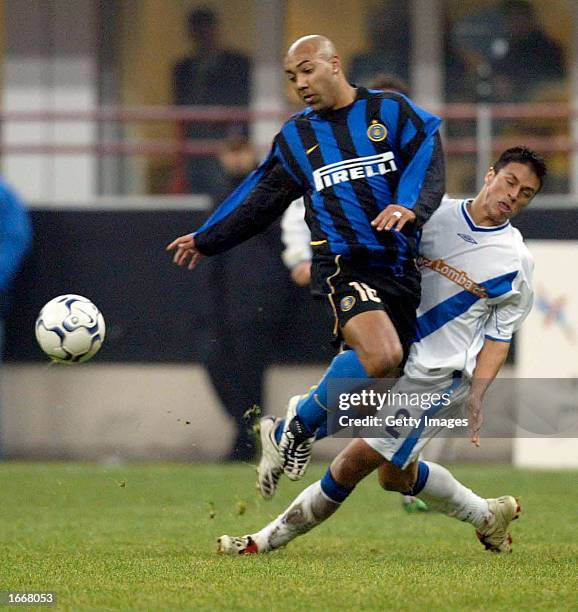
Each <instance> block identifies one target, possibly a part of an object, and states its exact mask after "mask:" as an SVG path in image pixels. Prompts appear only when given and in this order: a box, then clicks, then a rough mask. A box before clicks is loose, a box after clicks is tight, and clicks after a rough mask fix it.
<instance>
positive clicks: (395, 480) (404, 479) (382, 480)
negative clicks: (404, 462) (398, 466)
mask: <svg viewBox="0 0 578 612" xmlns="http://www.w3.org/2000/svg"><path fill="white" fill-rule="evenodd" d="M379 484H380V486H381V487H382V488H383V489H385V490H386V491H396V492H398V493H407V492H408V491H411V489H412V488H413V485H414V484H415V476H414V474H412V473H409V472H406V471H404V470H395V471H391V470H382V471H380V472H379Z"/></svg>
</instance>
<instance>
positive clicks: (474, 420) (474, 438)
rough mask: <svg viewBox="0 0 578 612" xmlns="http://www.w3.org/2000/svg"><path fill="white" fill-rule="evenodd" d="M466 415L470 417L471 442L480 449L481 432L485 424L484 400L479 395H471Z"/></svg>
mask: <svg viewBox="0 0 578 612" xmlns="http://www.w3.org/2000/svg"><path fill="white" fill-rule="evenodd" d="M466 415H467V417H468V429H469V432H470V442H471V443H472V444H473V445H474V446H476V447H477V448H479V447H480V430H481V429H482V424H483V422H484V416H483V414H482V400H481V398H480V397H478V396H477V395H473V394H470V396H469V397H468V399H467V401H466Z"/></svg>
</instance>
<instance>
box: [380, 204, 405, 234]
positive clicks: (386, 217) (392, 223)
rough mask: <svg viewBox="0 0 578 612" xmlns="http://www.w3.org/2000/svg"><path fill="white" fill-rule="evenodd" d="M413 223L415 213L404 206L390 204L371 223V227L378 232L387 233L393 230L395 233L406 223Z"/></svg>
mask: <svg viewBox="0 0 578 612" xmlns="http://www.w3.org/2000/svg"><path fill="white" fill-rule="evenodd" d="M414 221H415V213H414V212H413V211H412V210H409V208H405V206H400V205H399V204H390V205H389V206H387V207H386V208H384V209H383V210H382V211H381V212H380V213H379V215H377V217H375V219H374V220H373V221H372V222H371V225H372V226H373V227H374V228H375V229H376V230H377V231H378V232H381V231H383V230H386V231H389V230H392V229H394V230H395V231H396V232H401V230H402V228H403V226H404V225H405V224H406V223H413V222H414Z"/></svg>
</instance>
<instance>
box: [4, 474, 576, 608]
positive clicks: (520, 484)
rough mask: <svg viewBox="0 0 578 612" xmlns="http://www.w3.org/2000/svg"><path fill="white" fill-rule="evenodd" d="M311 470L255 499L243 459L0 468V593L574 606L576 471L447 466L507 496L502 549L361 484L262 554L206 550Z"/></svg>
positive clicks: (276, 504)
mask: <svg viewBox="0 0 578 612" xmlns="http://www.w3.org/2000/svg"><path fill="white" fill-rule="evenodd" d="M322 472H323V468H322V467H321V466H314V467H313V468H312V469H311V470H310V473H309V475H308V478H307V479H306V480H305V481H304V482H303V483H291V482H289V481H287V480H285V481H283V482H282V489H281V491H280V493H279V495H278V497H277V498H275V500H273V501H272V502H265V501H262V500H260V499H259V498H258V497H257V494H256V493H255V492H254V488H253V487H254V473H253V471H252V469H251V468H250V467H249V466H247V465H236V466H216V465H211V466H200V465H189V466H183V465H121V466H117V467H108V468H107V467H103V466H97V465H80V464H18V463H5V464H0V490H1V492H2V494H1V502H0V547H1V551H2V552H1V561H0V591H1V590H4V591H6V590H11V591H22V590H27V591H31V590H33V591H44V590H47V591H54V592H56V594H57V597H58V605H57V607H58V608H59V609H68V610H86V609H96V610H106V609H123V610H127V609H133V610H199V609H205V610H215V609H238V610H241V609H243V610H255V609H261V610H270V609H275V610H301V609H303V608H309V609H313V610H336V609H341V610H348V609H352V610H353V609H365V610H383V609H392V610H416V609H419V608H421V609H424V610H436V609H438V610H464V609H477V610H489V609H508V610H537V609H553V610H564V609H567V610H571V609H572V610H575V609H576V607H577V596H576V578H577V569H576V568H577V566H576V559H577V554H578V545H577V535H576V534H577V531H576V507H577V506H578V503H577V502H578V496H577V491H576V482H577V476H578V474H577V473H576V472H530V471H520V470H513V469H511V468H509V467H467V468H466V467H456V468H454V469H453V472H454V474H455V475H456V476H457V477H458V478H459V479H460V480H462V482H464V483H466V484H467V485H468V486H470V487H472V488H473V489H474V490H476V491H477V492H479V493H480V494H482V495H485V496H488V497H491V496H497V495H501V494H506V493H511V494H514V495H519V496H520V500H521V503H522V507H523V510H524V512H523V514H522V517H521V519H520V520H519V521H516V523H514V525H513V530H512V531H513V536H514V547H515V548H514V553H513V554H512V555H508V556H496V555H492V554H490V553H487V552H485V551H484V550H483V548H482V546H481V545H480V544H479V543H478V542H477V540H476V538H475V535H474V531H473V529H472V528H471V527H470V526H469V525H466V524H463V523H459V522H457V521H455V520H452V519H449V518H447V517H444V516H440V515H434V514H418V515H408V514H406V513H404V512H403V511H402V510H401V506H400V499H399V497H398V496H397V495H396V494H392V493H385V492H383V491H381V490H380V489H379V488H378V486H377V482H376V479H375V478H372V477H370V478H368V479H367V481H366V482H364V483H362V485H360V486H359V487H358V489H357V490H356V491H355V493H354V494H353V495H352V496H351V498H350V499H349V500H348V501H347V502H346V503H345V504H344V506H343V508H342V509H341V510H340V511H339V512H338V513H337V514H336V515H335V516H334V517H332V518H331V519H330V520H329V521H327V522H326V523H325V524H324V525H322V526H321V527H319V528H317V529H316V530H314V531H312V532H311V533H309V534H307V535H306V536H303V537H302V538H299V539H298V540H296V541H294V542H293V543H291V544H290V545H289V546H288V547H287V548H285V549H283V550H280V551H277V552H275V553H273V554H270V555H263V556H256V555H255V556H250V557H241V558H230V557H222V556H218V555H216V554H215V553H214V550H215V539H216V537H217V536H219V535H221V534H223V533H228V534H234V535H241V534H244V533H248V532H252V531H255V530H257V529H258V528H260V527H261V526H263V525H264V524H265V522H266V521H268V520H270V519H271V518H273V517H274V516H276V515H277V514H278V513H279V512H280V511H281V510H282V509H283V508H284V507H285V506H286V505H287V503H288V502H289V501H290V500H291V499H293V497H294V496H295V495H296V494H297V493H298V492H299V491H300V490H301V489H302V488H303V487H304V486H305V484H308V483H310V482H313V481H314V480H315V479H317V478H318V477H319V476H320V475H321V474H322Z"/></svg>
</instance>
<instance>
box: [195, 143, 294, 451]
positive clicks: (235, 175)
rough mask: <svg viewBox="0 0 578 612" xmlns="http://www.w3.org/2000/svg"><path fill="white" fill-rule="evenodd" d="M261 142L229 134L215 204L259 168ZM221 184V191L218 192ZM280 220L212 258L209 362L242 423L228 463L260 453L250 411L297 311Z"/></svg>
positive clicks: (214, 378) (216, 384)
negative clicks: (291, 311)
mask: <svg viewBox="0 0 578 612" xmlns="http://www.w3.org/2000/svg"><path fill="white" fill-rule="evenodd" d="M257 164H258V160H257V155H256V152H255V150H254V148H253V147H252V146H251V145H250V144H249V142H248V141H247V139H246V138H245V137H244V136H240V135H238V136H234V137H232V138H230V139H228V140H227V141H226V142H225V143H224V145H223V148H222V150H221V152H220V154H219V159H218V163H217V161H216V160H215V166H216V171H217V172H218V173H219V174H220V175H221V176H222V177H223V181H222V182H221V183H220V185H219V186H218V188H217V190H213V191H212V195H213V196H214V201H215V202H221V201H222V200H223V199H224V198H225V196H226V195H228V194H229V193H230V192H231V191H232V190H233V189H235V188H236V187H237V185H239V183H240V182H241V181H242V180H243V179H244V178H245V177H246V176H247V174H249V172H251V171H252V170H254V169H255V168H256V167H257ZM219 190H220V193H219ZM280 250H281V238H280V228H279V224H275V225H273V226H272V227H271V228H269V229H268V230H267V231H265V232H264V233H263V234H259V235H258V236H255V237H254V238H252V239H251V240H249V241H248V242H245V243H243V244H241V245H239V246H238V247H236V248H235V249H233V250H231V251H229V252H227V253H223V254H221V255H219V256H218V257H215V258H211V259H210V260H209V261H208V264H209V265H210V266H211V271H210V295H211V303H212V317H211V318H210V321H211V323H210V329H209V332H210V336H209V343H208V349H207V354H206V359H205V366H206V368H207V371H208V373H209V376H210V378H211V383H212V385H213V388H214V390H215V392H216V393H217V395H218V397H219V399H220V401H221V403H222V405H223V407H224V409H225V410H226V412H227V413H228V414H229V415H230V416H231V417H232V418H233V421H234V422H235V424H236V427H237V435H236V439H235V441H234V442H233V446H232V448H231V451H230V453H229V455H228V457H227V459H228V460H229V461H250V460H251V459H253V457H254V454H255V440H254V436H253V435H252V432H251V431H250V427H251V419H244V418H243V414H244V413H245V412H247V411H248V410H250V409H251V408H252V407H253V405H255V404H256V405H258V406H262V405H263V387H264V384H263V383H264V376H265V372H266V369H267V367H268V366H269V365H270V364H271V359H272V355H274V354H275V351H274V349H273V343H274V342H277V341H278V339H279V337H280V335H282V333H284V326H285V325H286V322H288V321H289V319H290V317H289V316H288V313H286V312H285V310H289V309H290V307H291V304H289V303H288V301H287V299H285V292H286V290H287V287H288V285H289V281H288V280H287V274H286V272H285V270H284V268H283V265H282V263H281V262H280V259H279V252H280Z"/></svg>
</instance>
